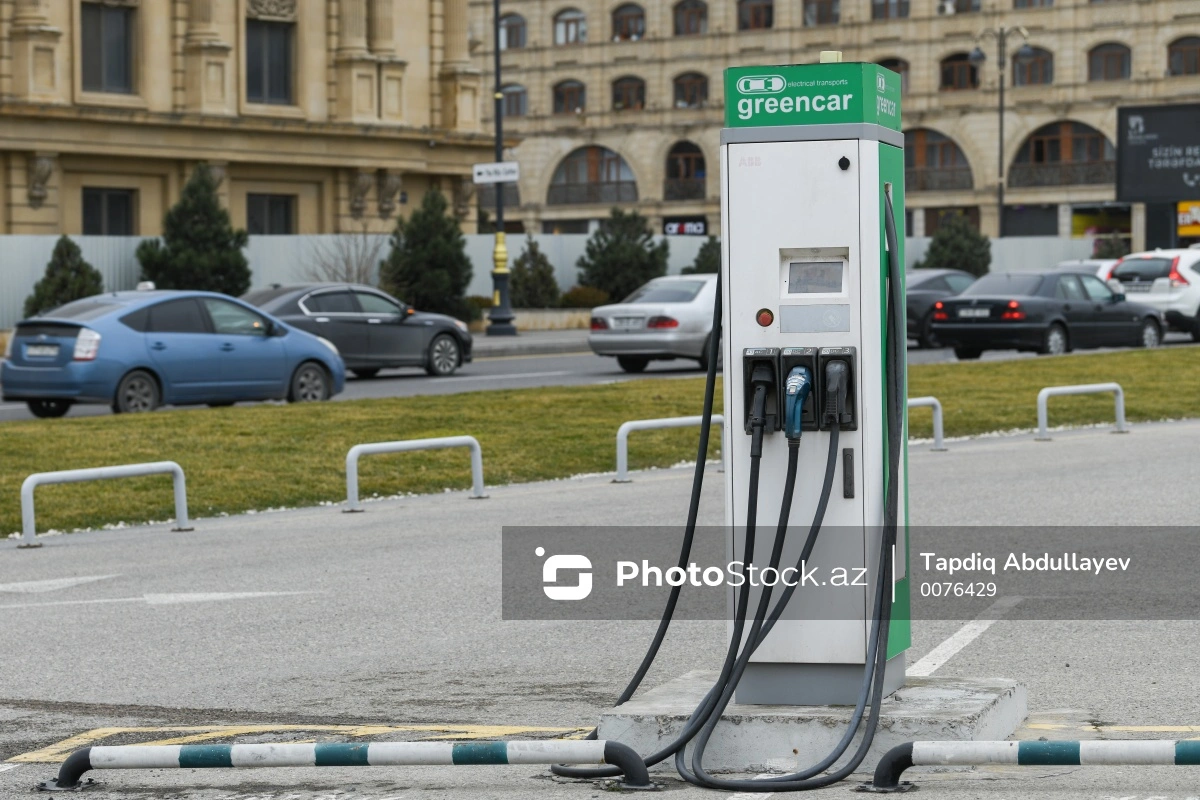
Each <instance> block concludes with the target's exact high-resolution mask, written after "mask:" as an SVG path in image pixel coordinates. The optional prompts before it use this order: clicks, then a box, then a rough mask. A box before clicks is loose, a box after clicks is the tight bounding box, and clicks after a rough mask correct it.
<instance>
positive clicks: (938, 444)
mask: <svg viewBox="0 0 1200 800" xmlns="http://www.w3.org/2000/svg"><path fill="white" fill-rule="evenodd" d="M908 407H909V408H932V409H933V448H932V449H933V450H935V451H937V452H943V451H945V449H946V447H945V445H944V444H943V443H942V433H943V431H942V404H941V402H940V401H939V400H938V399H937V398H936V397H910V398H908Z"/></svg>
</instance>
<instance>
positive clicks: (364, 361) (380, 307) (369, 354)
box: [242, 283, 472, 378]
mask: <svg viewBox="0 0 1200 800" xmlns="http://www.w3.org/2000/svg"><path fill="white" fill-rule="evenodd" d="M242 299H243V300H244V301H246V302H247V303H250V304H251V305H255V306H258V307H259V308H261V309H262V310H264V311H266V312H268V313H270V314H273V315H274V316H276V317H279V318H280V319H282V320H284V321H285V322H287V323H288V324H289V325H294V326H296V327H297V328H300V329H301V330H305V331H308V332H309V333H313V334H316V335H318V336H323V337H325V338H326V339H328V340H329V341H331V342H333V343H334V344H335V345H336V346H337V349H338V352H339V353H340V354H341V356H342V360H344V361H345V362H346V367H347V368H348V369H349V370H350V371H351V372H352V373H354V374H355V375H356V376H357V377H359V378H371V377H374V376H375V375H376V374H377V373H378V372H379V370H381V369H391V368H393V367H423V368H424V369H425V371H426V372H428V373H429V374H430V375H434V376H445V375H451V374H453V373H454V371H455V370H457V369H458V368H459V366H461V365H462V364H466V363H469V362H470V361H471V343H472V339H471V334H470V332H469V331H468V330H467V326H466V323H464V322H462V321H460V320H457V319H454V318H453V317H449V316H446V315H445V314H433V313H429V312H425V311H417V310H416V309H414V308H413V307H412V306H410V305H407V304H405V303H403V302H401V301H399V300H397V299H396V298H394V297H392V296H391V295H389V294H386V293H385V292H382V291H380V290H379V289H375V288H373V287H371V286H362V285H359V284H346V283H308V284H296V285H293V286H280V285H278V284H276V285H274V286H271V287H270V288H268V289H255V290H253V291H251V292H247V293H246V294H245V295H243V296H242Z"/></svg>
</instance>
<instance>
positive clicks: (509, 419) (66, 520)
mask: <svg viewBox="0 0 1200 800" xmlns="http://www.w3.org/2000/svg"><path fill="white" fill-rule="evenodd" d="M1113 380H1115V381H1118V382H1119V383H1121V385H1122V386H1123V387H1124V388H1125V394H1126V412H1127V415H1128V417H1129V419H1130V420H1131V421H1138V420H1143V421H1145V420H1157V419H1167V418H1178V417H1197V416H1200V348H1195V347H1168V348H1162V349H1158V350H1152V351H1139V350H1134V351H1126V352H1119V353H1106V354H1094V355H1087V354H1084V355H1076V356H1064V357H1060V358H1038V359H1023V360H1019V361H1007V362H991V363H965V364H935V365H920V366H914V367H912V368H911V369H910V370H909V395H910V396H912V397H917V396H921V395H933V396H935V397H937V398H938V399H940V400H941V402H942V406H943V408H944V410H945V417H946V419H945V422H946V435H947V436H963V435H970V434H978V433H985V432H989V431H997V430H1008V429H1012V428H1032V427H1034V426H1035V425H1036V424H1037V416H1036V410H1035V409H1036V405H1035V403H1036V398H1037V392H1038V390H1039V389H1041V388H1042V387H1043V386H1055V385H1063V384H1074V383H1097V382H1101V381H1113ZM703 386H704V381H703V379H702V378H696V379H683V380H680V379H673V380H640V381H630V382H625V383H616V384H609V385H602V386H587V387H582V386H579V387H556V388H548V389H522V390H512V391H491V392H486V393H485V392H479V393H473V394H463V395H454V396H434V397H415V398H397V399H387V400H356V401H351V402H344V403H321V404H314V405H293V406H277V405H257V406H247V407H242V408H237V407H235V408H224V409H207V408H204V409H189V410H183V411H168V412H160V413H155V414H147V415H137V416H107V417H82V418H78V419H71V418H69V417H68V418H66V419H61V420H36V421H28V422H11V423H5V424H4V425H3V426H2V427H0V433H2V434H3V435H0V463H3V465H4V469H3V471H2V474H0V535H4V534H8V533H10V532H14V531H18V530H20V486H21V481H22V480H23V479H24V478H25V476H26V475H28V474H30V473H33V472H46V471H50V470H59V469H74V468H80V467H89V466H103V465H109V464H122V463H134V462H139V461H158V460H173V461H178V462H179V463H180V464H181V465H182V466H183V468H184V471H185V472H186V473H187V481H188V511H189V513H190V514H191V515H192V516H194V517H204V516H212V515H214V514H217V513H220V512H228V513H236V512H239V511H245V510H247V509H265V508H272V507H280V506H305V505H315V504H317V503H319V502H322V501H341V500H344V499H345V471H344V469H345V456H346V451H347V450H348V449H349V448H350V447H351V445H354V444H358V443H361V442H374V441H388V440H393V439H417V438H423V437H429V436H449V435H453V434H462V433H468V434H471V435H474V436H475V437H476V438H478V439H479V442H480V444H481V445H482V447H483V458H484V477H485V480H486V482H487V483H488V484H490V485H495V484H503V483H513V482H520V481H533V480H539V479H545V478H557V477H564V476H568V475H575V474H579V473H587V472H606V471H611V470H613V469H614V458H615V457H614V448H615V436H616V430H617V427H618V426H619V425H620V424H621V423H622V422H624V421H626V420H629V419H641V418H647V417H671V416H681V415H686V414H698V413H700V403H701V399H702V397H703ZM717 398H718V404H719V403H720V392H719V391H718V394H717ZM718 410H719V409H718ZM1112 418H1113V417H1112V398H1111V396H1110V395H1096V396H1080V397H1065V398H1056V399H1052V400H1051V401H1050V423H1051V425H1062V424H1072V425H1079V424H1087V423H1094V422H1105V421H1111V420H1112ZM696 433H697V429H695V428H684V429H676V430H670V431H647V432H638V433H635V434H633V436H631V437H630V466H631V468H635V469H637V468H644V467H649V466H669V465H671V464H674V463H677V462H679V461H683V460H691V459H693V458H695V455H696ZM911 434H912V435H913V436H917V437H928V436H930V435H932V431H931V424H930V412H929V411H927V410H924V409H918V410H915V411H914V412H913V419H912V423H911ZM716 454H717V447H716V444H715V442H714V444H713V446H712V447H711V449H710V454H709V456H710V458H712V457H715V456H716ZM467 464H468V459H467V453H466V452H464V451H462V450H449V451H435V452H428V453H402V454H395V455H380V456H369V457H367V458H364V459H363V460H362V461H361V462H360V463H359V491H360V493H361V495H362V496H363V497H370V496H371V495H372V494H373V493H378V494H381V495H388V494H395V493H397V492H431V491H434V492H435V491H440V490H442V489H443V488H454V489H466V488H468V487H469V486H470V470H469V469H468V466H467ZM37 496H38V505H37V509H38V516H37V521H38V529H39V530H41V531H45V530H48V529H59V530H71V529H74V528H81V527H95V526H99V525H103V524H106V523H116V522H120V521H124V522H127V523H134V522H141V521H145V520H165V519H168V518H169V517H171V516H173V514H174V510H173V507H172V501H171V490H170V478H169V477H168V476H161V477H152V478H137V479H127V480H116V481H99V482H92V483H82V484H70V485H65V486H49V487H43V488H41V489H39V490H38V493H37Z"/></svg>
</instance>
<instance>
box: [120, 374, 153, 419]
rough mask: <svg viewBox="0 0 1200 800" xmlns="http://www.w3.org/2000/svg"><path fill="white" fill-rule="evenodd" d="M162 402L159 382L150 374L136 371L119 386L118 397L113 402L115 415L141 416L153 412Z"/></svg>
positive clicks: (122, 379) (122, 380)
mask: <svg viewBox="0 0 1200 800" xmlns="http://www.w3.org/2000/svg"><path fill="white" fill-rule="evenodd" d="M161 402H162V395H161V394H160V393H159V391H158V381H156V380H154V376H153V375H151V374H150V373H149V372H146V371H145V370H140V369H135V370H134V371H133V372H131V373H129V374H128V375H126V376H125V377H124V378H121V382H120V383H119V384H117V396H116V398H115V399H114V400H113V404H112V410H113V413H115V414H140V413H142V412H144V411H153V410H154V409H156V408H158V406H159V404H160V403H161Z"/></svg>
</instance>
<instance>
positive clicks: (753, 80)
mask: <svg viewBox="0 0 1200 800" xmlns="http://www.w3.org/2000/svg"><path fill="white" fill-rule="evenodd" d="M785 86H787V81H785V80H784V79H783V76H781V75H747V76H746V77H744V78H738V82H737V90H738V91H739V92H741V93H742V94H779V93H780V92H782V91H783V89H784V87H785Z"/></svg>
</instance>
